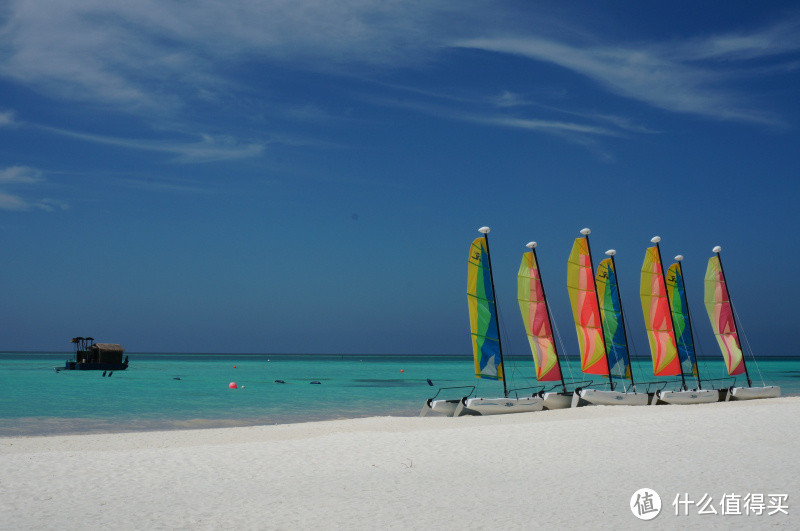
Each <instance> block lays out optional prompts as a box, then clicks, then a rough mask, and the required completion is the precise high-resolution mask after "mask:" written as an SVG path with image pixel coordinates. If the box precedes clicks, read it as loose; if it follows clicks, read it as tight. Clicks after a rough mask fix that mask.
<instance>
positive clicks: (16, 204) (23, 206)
mask: <svg viewBox="0 0 800 531" xmlns="http://www.w3.org/2000/svg"><path fill="white" fill-rule="evenodd" d="M30 208H31V205H30V203H28V202H27V201H25V200H24V199H22V198H21V197H20V196H18V195H12V194H7V193H5V192H3V191H2V190H0V210H16V211H23V210H30Z"/></svg>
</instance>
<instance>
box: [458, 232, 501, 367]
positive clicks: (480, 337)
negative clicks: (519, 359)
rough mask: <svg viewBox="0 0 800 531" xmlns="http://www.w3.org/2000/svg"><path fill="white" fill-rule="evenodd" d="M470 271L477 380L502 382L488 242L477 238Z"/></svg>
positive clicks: (471, 252)
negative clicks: (486, 379)
mask: <svg viewBox="0 0 800 531" xmlns="http://www.w3.org/2000/svg"><path fill="white" fill-rule="evenodd" d="M467 270H468V273H467V302H468V306H469V321H470V334H471V337H472V353H473V357H474V360H475V376H476V377H477V378H488V379H492V380H498V379H502V378H503V364H502V359H501V357H500V339H499V337H498V335H497V312H496V310H495V305H494V291H493V290H492V283H491V272H490V269H489V255H488V251H487V247H486V240H485V238H483V237H479V238H475V241H473V242H472V245H471V246H470V252H469V261H468V267H467Z"/></svg>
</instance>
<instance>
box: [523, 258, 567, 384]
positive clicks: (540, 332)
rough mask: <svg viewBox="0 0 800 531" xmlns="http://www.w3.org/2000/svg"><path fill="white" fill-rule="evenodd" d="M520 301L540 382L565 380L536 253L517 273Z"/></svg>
mask: <svg viewBox="0 0 800 531" xmlns="http://www.w3.org/2000/svg"><path fill="white" fill-rule="evenodd" d="M517 301H518V302H519V309H520V313H521V314H522V321H523V323H524V325H525V333H526V334H527V336H528V343H530V347H531V353H532V355H533V361H534V364H535V365H536V379H537V380H539V381H548V382H549V381H558V380H561V370H560V368H559V364H558V353H557V352H556V347H555V341H554V340H553V331H552V330H551V328H550V318H549V313H548V309H547V301H546V300H545V297H544V288H543V286H542V278H541V275H540V273H539V265H538V264H537V263H536V257H535V255H534V253H533V252H530V253H523V255H522V263H521V264H520V266H519V272H518V273H517Z"/></svg>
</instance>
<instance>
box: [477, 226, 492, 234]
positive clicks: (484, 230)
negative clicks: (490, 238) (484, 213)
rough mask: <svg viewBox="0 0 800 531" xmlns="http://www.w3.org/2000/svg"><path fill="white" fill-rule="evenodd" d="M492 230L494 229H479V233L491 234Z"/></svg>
mask: <svg viewBox="0 0 800 531" xmlns="http://www.w3.org/2000/svg"><path fill="white" fill-rule="evenodd" d="M490 230H492V229H490V228H489V227H481V228H479V229H478V232H480V233H481V234H489V231H490Z"/></svg>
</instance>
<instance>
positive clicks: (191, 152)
mask: <svg viewBox="0 0 800 531" xmlns="http://www.w3.org/2000/svg"><path fill="white" fill-rule="evenodd" d="M38 127H39V128H40V129H42V130H45V131H49V132H51V133H54V134H57V135H61V136H66V137H70V138H75V139H78V140H85V141H88V142H96V143H99V144H107V145H111V146H117V147H122V148H127V149H136V150H143V151H156V152H161V153H171V154H173V155H175V156H176V157H175V159H174V160H175V161H176V162H186V163H195V162H211V161H220V160H234V159H243V158H248V157H255V156H258V155H260V154H261V153H262V152H263V151H264V147H265V144H264V143H259V142H254V143H246V144H243V143H240V142H239V141H237V140H236V139H234V138H232V137H230V136H212V135H207V134H203V135H199V139H197V140H194V141H187V142H178V141H170V140H139V139H131V138H119V137H114V136H103V135H95V134H90V133H81V132H78V131H70V130H68V129H61V128H57V127H49V126H43V125H40V126H38Z"/></svg>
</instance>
